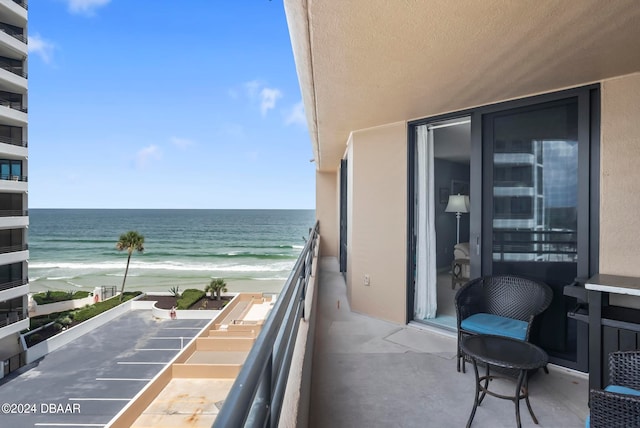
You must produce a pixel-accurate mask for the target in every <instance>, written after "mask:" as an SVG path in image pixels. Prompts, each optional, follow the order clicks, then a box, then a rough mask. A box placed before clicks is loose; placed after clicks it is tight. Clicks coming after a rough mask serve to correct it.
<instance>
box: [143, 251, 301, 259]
mask: <svg viewBox="0 0 640 428" xmlns="http://www.w3.org/2000/svg"><path fill="white" fill-rule="evenodd" d="M146 254H147V255H148V256H150V257H156V258H157V257H172V256H175V255H176V253H175V252H174V253H169V252H153V251H149V252H147V253H146ZM180 256H181V257H184V258H190V259H203V258H206V259H229V258H238V257H244V258H248V259H264V260H288V259H291V260H295V259H296V258H297V257H298V256H297V255H296V254H285V253H253V252H250V251H229V252H226V253H194V254H184V253H182V254H180Z"/></svg>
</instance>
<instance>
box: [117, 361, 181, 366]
mask: <svg viewBox="0 0 640 428" xmlns="http://www.w3.org/2000/svg"><path fill="white" fill-rule="evenodd" d="M118 364H162V365H163V366H166V365H167V364H169V361H167V362H165V363H163V362H157V361H118Z"/></svg>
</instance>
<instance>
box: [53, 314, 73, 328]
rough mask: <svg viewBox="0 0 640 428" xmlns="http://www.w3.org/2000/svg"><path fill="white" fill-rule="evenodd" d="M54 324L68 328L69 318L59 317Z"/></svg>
mask: <svg viewBox="0 0 640 428" xmlns="http://www.w3.org/2000/svg"><path fill="white" fill-rule="evenodd" d="M56 322H58V323H60V324H62V325H63V326H65V327H66V326H68V325H69V324H71V317H69V316H66V317H60V318H58V319H57V320H56Z"/></svg>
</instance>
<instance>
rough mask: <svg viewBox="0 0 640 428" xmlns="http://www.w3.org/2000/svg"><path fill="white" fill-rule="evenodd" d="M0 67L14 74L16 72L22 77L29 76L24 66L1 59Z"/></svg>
mask: <svg viewBox="0 0 640 428" xmlns="http://www.w3.org/2000/svg"><path fill="white" fill-rule="evenodd" d="M0 68H1V69H3V70H7V71H9V72H11V73H13V74H16V75H18V76H20V77H24V78H25V79H26V78H27V73H25V72H24V68H23V67H22V66H17V65H11V64H7V63H6V62H4V61H0Z"/></svg>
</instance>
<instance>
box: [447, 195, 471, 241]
mask: <svg viewBox="0 0 640 428" xmlns="http://www.w3.org/2000/svg"><path fill="white" fill-rule="evenodd" d="M444 211H445V212H447V213H456V244H459V243H460V216H461V215H462V213H468V212H469V196H467V195H461V194H459V193H458V194H457V195H449V203H448V204H447V208H445V209H444Z"/></svg>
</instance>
